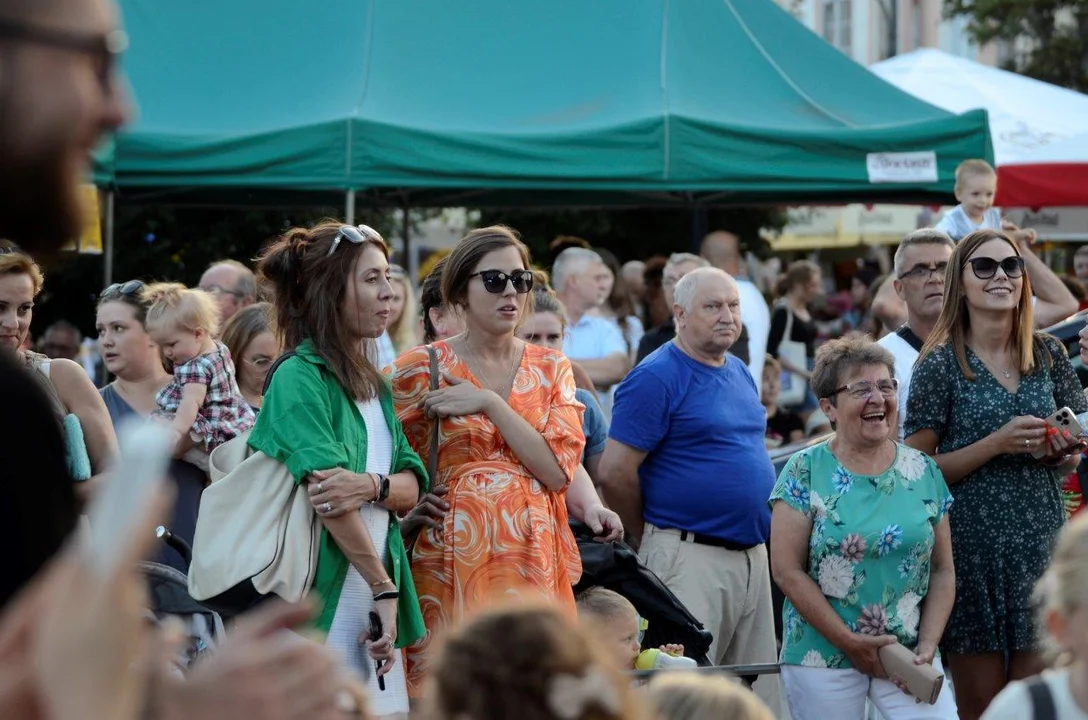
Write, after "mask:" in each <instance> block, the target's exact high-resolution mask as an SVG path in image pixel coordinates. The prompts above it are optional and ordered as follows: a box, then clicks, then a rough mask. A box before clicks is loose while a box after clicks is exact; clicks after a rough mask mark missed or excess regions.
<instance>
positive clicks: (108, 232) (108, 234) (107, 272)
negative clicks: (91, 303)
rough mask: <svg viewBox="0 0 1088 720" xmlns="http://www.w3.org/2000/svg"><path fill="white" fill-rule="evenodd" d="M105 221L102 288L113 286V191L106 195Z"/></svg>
mask: <svg viewBox="0 0 1088 720" xmlns="http://www.w3.org/2000/svg"><path fill="white" fill-rule="evenodd" d="M105 221H106V222H105V225H106V227H105V232H104V234H105V238H104V240H105V241H104V242H103V245H104V248H103V249H104V251H105V252H104V254H105V258H103V260H104V262H103V270H102V274H103V278H102V280H103V282H102V287H104V288H105V287H109V286H110V285H112V284H113V190H109V191H108V192H107V193H106V218H105Z"/></svg>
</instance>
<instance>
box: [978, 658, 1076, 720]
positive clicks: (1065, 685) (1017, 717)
mask: <svg viewBox="0 0 1088 720" xmlns="http://www.w3.org/2000/svg"><path fill="white" fill-rule="evenodd" d="M1043 678H1044V679H1045V680H1046V684H1047V686H1048V687H1049V688H1050V695H1051V697H1053V698H1054V707H1055V709H1056V710H1057V711H1058V713H1057V714H1058V720H1088V713H1086V712H1085V711H1084V710H1082V709H1081V708H1080V707H1079V706H1078V705H1077V701H1076V700H1074V699H1073V693H1072V692H1071V691H1070V690H1069V670H1068V669H1065V670H1053V671H1047V672H1045V673H1043ZM1031 715H1032V708H1031V695H1029V694H1028V688H1027V683H1025V682H1023V681H1017V682H1012V683H1009V684H1008V685H1007V686H1006V687H1005V689H1004V690H1002V691H1001V693H1000V694H999V695H998V696H997V697H996V698H994V701H993V702H992V703H990V707H988V708H986V712H985V713H983V714H982V720H1025V718H1031Z"/></svg>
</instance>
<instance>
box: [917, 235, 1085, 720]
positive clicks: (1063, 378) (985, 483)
mask: <svg viewBox="0 0 1088 720" xmlns="http://www.w3.org/2000/svg"><path fill="white" fill-rule="evenodd" d="M944 297H945V301H944V307H943V308H942V309H941V314H940V316H939V317H938V319H937V323H936V325H935V326H934V328H933V331H932V332H931V333H930V335H929V338H928V339H927V340H926V343H925V345H924V346H923V348H922V352H921V354H920V355H919V358H918V362H917V364H916V365H915V368H914V374H913V375H912V376H911V385H910V393H909V398H908V401H907V405H908V408H907V420H906V424H905V428H904V430H905V434H906V442H907V443H908V444H909V445H911V446H912V447H915V448H918V449H919V450H922V451H924V452H926V453H928V454H929V455H932V456H933V459H934V460H935V461H936V463H937V466H938V467H939V468H940V469H941V472H942V473H943V474H944V477H945V480H946V481H947V482H948V484H949V486H950V487H951V490H952V495H953V497H954V498H955V504H953V506H952V510H951V513H950V520H951V530H952V552H953V556H954V557H955V559H956V602H955V606H954V607H953V609H952V615H951V617H950V618H949V621H948V626H947V628H946V629H945V633H944V638H943V640H942V641H941V648H942V650H943V652H944V655H945V658H946V661H947V664H948V666H949V668H950V670H951V672H952V679H953V682H954V684H955V688H956V699H957V703H958V705H959V709H960V717H961V718H965V720H966V719H971V718H978V717H980V716H981V715H982V713H983V711H984V710H985V709H986V706H987V705H989V703H990V701H991V700H992V699H993V698H994V696H996V695H997V693H999V692H1000V691H1001V689H1002V688H1003V687H1004V686H1005V684H1006V683H1007V682H1008V681H1009V680H1018V679H1023V678H1025V677H1028V676H1030V675H1033V674H1035V673H1037V672H1039V670H1040V663H1039V655H1038V652H1037V651H1038V644H1037V642H1036V639H1035V632H1034V630H1035V625H1034V623H1033V612H1034V611H1033V604H1032V602H1031V594H1032V590H1033V588H1034V586H1035V583H1036V582H1037V581H1038V580H1039V578H1040V576H1041V575H1042V574H1043V571H1044V570H1046V567H1047V564H1048V563H1049V561H1050V548H1051V545H1052V544H1053V540H1054V538H1055V536H1056V535H1057V532H1058V530H1059V529H1060V528H1061V527H1062V525H1063V524H1064V522H1065V510H1064V507H1063V504H1062V495H1061V485H1060V482H1059V479H1060V478H1061V477H1064V475H1065V474H1067V473H1068V472H1069V471H1070V470H1071V469H1072V468H1074V467H1076V464H1077V462H1078V461H1079V458H1080V456H1079V454H1078V452H1079V450H1080V449H1081V446H1080V444H1079V442H1080V441H1079V439H1078V438H1076V437H1073V436H1072V434H1070V433H1069V432H1068V431H1067V430H1062V429H1053V428H1048V425H1047V422H1046V418H1048V417H1050V416H1051V415H1052V414H1053V413H1054V412H1055V411H1056V410H1058V409H1059V408H1062V407H1069V408H1070V409H1072V410H1073V412H1074V413H1081V412H1084V411H1085V410H1086V409H1088V403H1086V402H1085V399H1084V395H1083V394H1082V392H1081V388H1080V383H1079V382H1078V381H1077V376H1076V374H1075V373H1074V371H1073V367H1072V365H1071V364H1070V362H1069V358H1068V356H1067V355H1066V352H1065V349H1064V348H1063V347H1062V345H1061V343H1059V342H1058V341H1057V340H1055V339H1054V338H1051V337H1049V336H1047V335H1043V334H1042V333H1037V332H1035V331H1033V324H1032V302H1031V281H1030V279H1029V278H1028V276H1027V275H1026V274H1025V273H1024V258H1023V257H1022V256H1021V253H1020V250H1019V248H1018V247H1017V245H1016V243H1014V242H1013V241H1012V240H1011V239H1010V238H1009V237H1008V236H1007V235H1006V234H1004V233H1003V232H1000V231H996V230H979V231H977V232H973V233H971V234H970V235H968V236H967V237H965V238H964V239H963V240H961V241H960V243H959V245H957V246H956V249H955V250H954V251H953V252H952V258H951V260H950V261H949V264H948V274H947V277H946V280H945V295H944Z"/></svg>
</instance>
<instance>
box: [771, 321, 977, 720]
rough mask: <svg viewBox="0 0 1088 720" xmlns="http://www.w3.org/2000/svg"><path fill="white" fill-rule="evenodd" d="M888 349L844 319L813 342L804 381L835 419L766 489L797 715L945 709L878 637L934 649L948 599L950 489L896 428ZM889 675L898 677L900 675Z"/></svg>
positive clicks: (932, 658) (948, 703)
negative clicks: (920, 700) (912, 688)
mask: <svg viewBox="0 0 1088 720" xmlns="http://www.w3.org/2000/svg"><path fill="white" fill-rule="evenodd" d="M894 373H895V363H894V360H893V358H892V356H891V354H890V353H889V352H888V351H887V350H885V349H884V348H882V347H881V346H879V345H877V344H876V343H873V342H872V341H871V340H870V339H869V338H868V336H866V335H862V334H860V333H851V334H850V335H847V336H846V337H844V338H842V339H838V340H832V341H830V342H828V343H827V344H826V345H824V346H823V347H822V348H820V350H819V352H818V353H817V354H816V365H815V369H814V371H813V377H812V388H813V391H814V392H815V393H816V395H817V397H818V398H820V407H821V409H822V410H823V411H824V413H825V414H826V415H827V417H828V419H829V420H830V421H831V423H832V425H833V427H834V428H835V430H836V433H835V435H833V436H832V437H831V438H830V439H829V440H827V441H826V442H823V443H820V444H818V445H816V446H814V447H810V448H807V449H805V450H803V451H801V452H799V453H797V454H796V455H794V456H793V457H792V458H790V460H789V462H788V463H787V464H786V467H785V468H783V470H782V474H781V476H780V477H779V478H778V483H777V484H776V485H775V488H774V491H773V492H772V494H771V500H770V502H771V507H772V515H771V569H772V573H773V574H774V579H775V581H776V582H777V583H778V585H779V587H781V588H782V591H783V593H785V595H786V598H787V599H786V603H785V607H784V610H783V616H784V619H783V625H784V640H783V644H782V659H781V663H782V682H783V684H784V686H785V690H786V697H787V700H788V701H789V705H790V713H791V715H792V716H793V718H795V720H807V719H808V718H813V719H822V718H829V717H836V718H843V719H844V720H847V719H848V720H853V719H854V718H857V719H858V720H861V719H862V718H864V717H865V701H866V698H868V699H869V700H871V701H872V702H873V704H874V705H876V707H877V708H878V709H879V710H880V712H881V713H883V715H884V717H885V718H887V720H897V719H898V718H912V719H914V718H948V719H949V720H952V719H954V718H956V716H957V715H956V704H955V700H954V699H953V698H952V694H951V692H950V691H949V690H948V689H947V688H946V689H943V690H942V691H941V694H940V697H939V698H938V700H937V702H936V703H935V704H933V705H925V704H922V705H919V704H917V703H916V702H915V699H914V698H912V697H910V696H909V695H907V694H905V693H904V692H903V691H902V690H901V689H900V687H901V684H900V683H898V682H897V681H893V680H890V679H889V678H888V675H887V673H886V672H885V670H884V667H883V666H882V665H881V661H880V656H879V652H878V651H879V648H880V647H882V646H884V645H888V644H891V643H895V642H899V643H902V644H903V645H905V646H906V647H908V648H910V649H911V650H913V651H914V653H915V662H916V663H918V664H923V663H932V664H933V665H934V666H935V667H937V668H938V669H940V668H941V665H940V659H939V658H938V657H936V652H937V643H938V641H939V640H940V638H941V634H942V632H943V631H944V626H945V622H946V621H947V620H948V615H949V613H950V612H951V610H952V602H953V599H954V597H955V573H954V571H953V568H952V546H951V540H950V534H949V530H948V516H947V515H948V508H949V506H950V505H951V503H952V497H951V495H950V493H949V491H948V486H947V485H945V482H944V478H943V477H942V476H941V473H940V471H939V470H938V469H937V466H936V464H934V462H933V460H932V459H930V458H929V457H928V456H927V455H925V454H924V453H922V452H919V451H918V450H914V449H912V448H909V447H907V446H906V445H903V444H900V443H897V442H895V440H893V438H894V437H896V434H897V432H896V431H897V428H898V424H897V423H898V420H897V413H898V411H899V408H898V407H897V404H898V395H897V393H896V390H897V387H898V383H897V382H896V380H895V378H894ZM897 685H898V686H897Z"/></svg>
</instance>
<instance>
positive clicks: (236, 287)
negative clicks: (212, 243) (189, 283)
mask: <svg viewBox="0 0 1088 720" xmlns="http://www.w3.org/2000/svg"><path fill="white" fill-rule="evenodd" d="M200 289H201V290H203V291H205V292H209V293H211V294H212V295H214V296H215V299H216V300H217V301H218V302H219V327H220V328H222V327H223V326H224V325H226V323H227V320H230V319H231V318H232V317H234V314H235V313H236V312H238V311H239V310H241V309H242V308H244V307H247V306H249V305H252V304H253V303H255V302H257V278H256V277H254V275H253V271H252V270H250V269H249V268H248V267H246V266H245V265H243V264H242V263H240V262H238V261H237V260H216V261H215V262H213V263H212V264H211V265H209V266H208V269H207V270H205V271H204V274H203V275H201V276H200Z"/></svg>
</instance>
